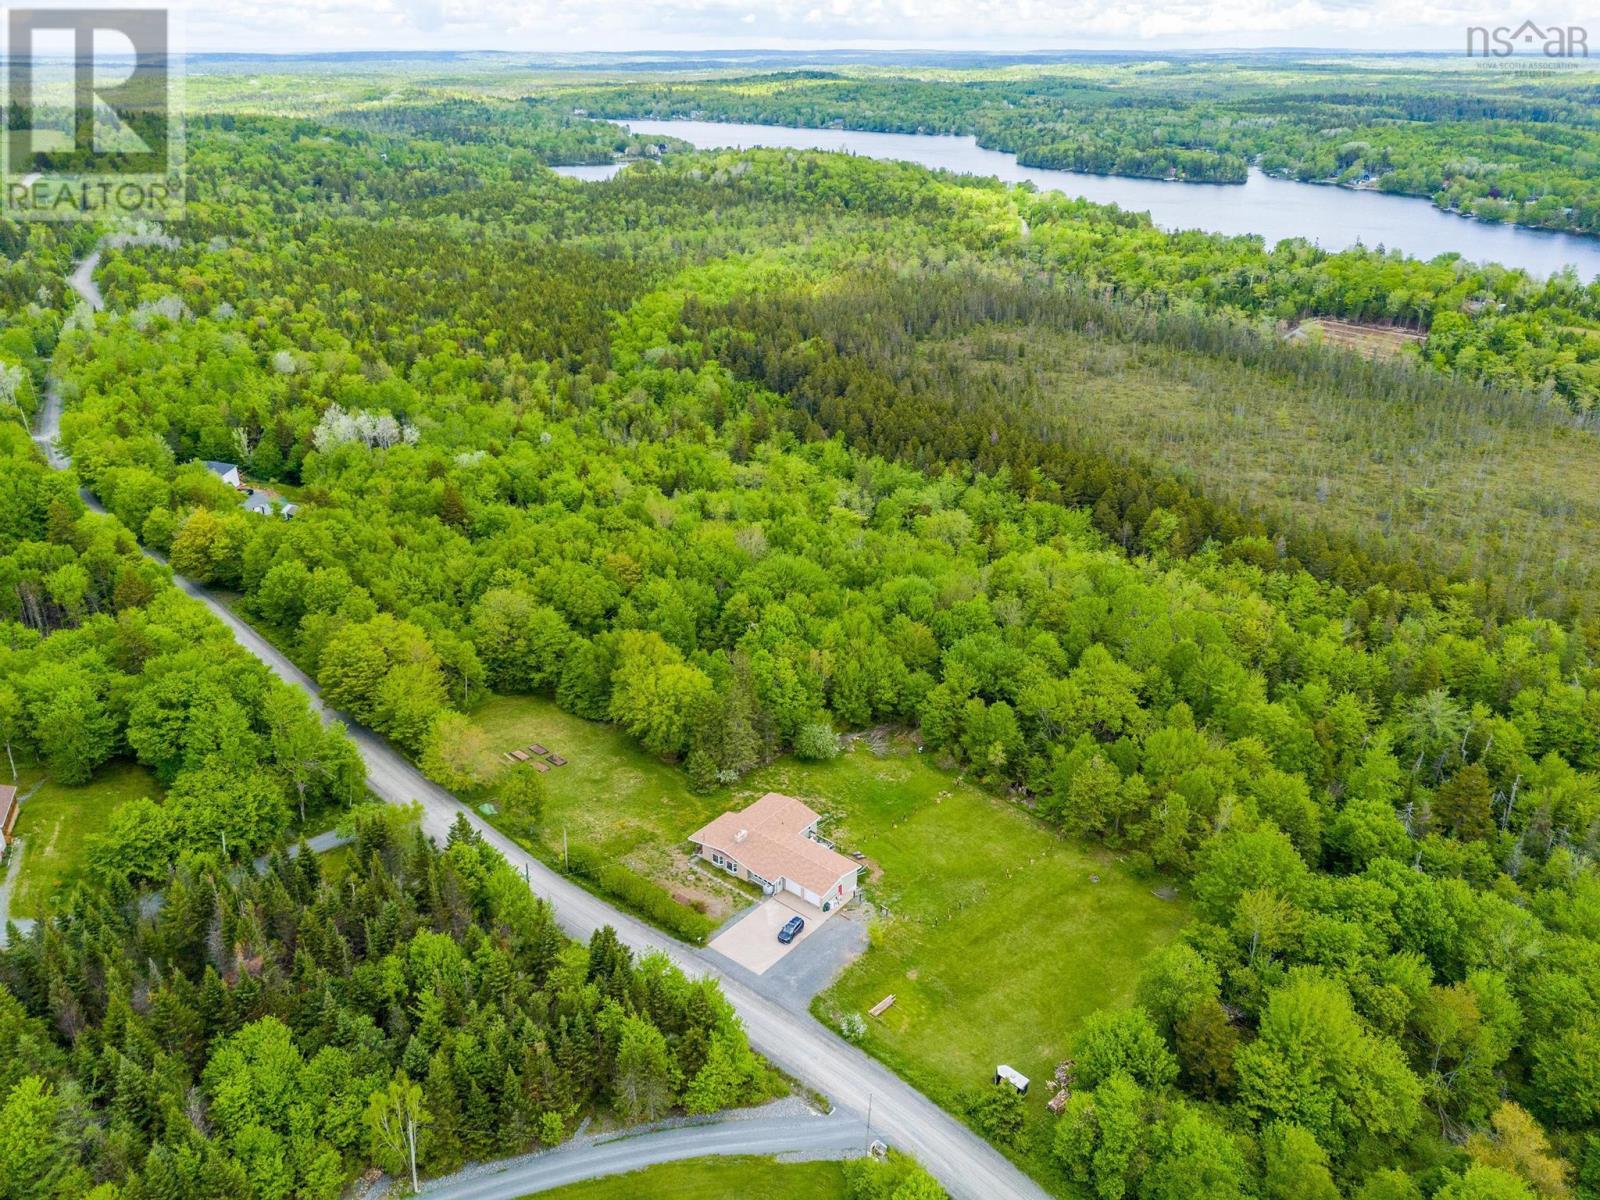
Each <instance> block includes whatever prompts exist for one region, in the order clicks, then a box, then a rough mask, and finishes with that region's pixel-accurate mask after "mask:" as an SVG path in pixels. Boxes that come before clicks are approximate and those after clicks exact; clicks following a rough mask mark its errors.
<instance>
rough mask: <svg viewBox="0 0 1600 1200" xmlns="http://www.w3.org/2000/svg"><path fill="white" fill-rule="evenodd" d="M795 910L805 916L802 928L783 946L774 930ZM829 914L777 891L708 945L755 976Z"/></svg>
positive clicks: (784, 923)
mask: <svg viewBox="0 0 1600 1200" xmlns="http://www.w3.org/2000/svg"><path fill="white" fill-rule="evenodd" d="M796 913H798V914H799V915H800V916H802V917H804V918H805V919H806V927H805V928H804V929H802V930H801V931H800V934H799V936H798V937H796V938H795V939H794V941H792V942H790V943H789V944H788V945H787V946H786V945H784V944H783V943H782V942H780V941H779V940H778V930H780V929H782V928H783V927H784V926H785V925H787V924H788V923H789V918H790V917H792V916H794V915H795V914H796ZM831 915H832V914H831V913H825V912H823V911H822V910H821V909H820V908H818V907H816V906H815V905H813V904H807V903H806V902H805V901H804V900H802V899H800V897H798V896H791V895H789V894H788V893H787V892H780V893H778V894H777V895H776V896H768V897H767V898H766V899H765V900H763V901H762V902H761V903H760V904H758V905H756V906H755V907H754V908H753V909H751V910H750V912H749V913H748V914H746V915H745V916H744V917H742V918H741V919H740V920H739V921H737V922H736V923H734V924H733V925H730V926H729V927H728V928H727V929H724V930H723V931H722V932H721V933H719V934H717V936H716V937H714V938H712V939H711V942H710V944H709V948H710V949H712V950H715V951H716V952H717V953H718V954H721V955H724V956H726V957H727V958H731V959H732V960H733V961H734V962H736V963H738V964H739V965H740V966H741V967H743V968H745V969H746V970H747V971H754V972H755V973H756V974H757V975H760V974H762V973H763V972H765V971H766V970H767V969H768V968H769V967H771V966H772V965H773V964H774V963H776V962H777V961H778V960H779V959H781V958H783V956H784V955H786V954H788V953H789V952H790V951H791V950H793V949H794V948H795V947H797V946H798V945H800V943H801V942H803V941H805V940H806V939H807V938H808V937H810V936H811V935H812V934H813V933H815V932H816V931H817V930H818V929H820V928H822V923H823V922H824V921H826V920H827V919H828V918H829V917H830V916H831Z"/></svg>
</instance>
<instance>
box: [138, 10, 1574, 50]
mask: <svg viewBox="0 0 1600 1200" xmlns="http://www.w3.org/2000/svg"><path fill="white" fill-rule="evenodd" d="M135 2H137V0H135ZM147 2H148V0H147ZM1508 5H1510V6H1512V7H1508ZM184 14H185V15H184V23H185V26H186V31H185V38H184V40H185V42H186V44H187V48H188V49H189V50H190V51H191V52H200V51H223V50H227V51H259V52H270V53H304V52H307V51H323V50H512V51H578V50H610V51H630V50H631V51H637V50H652V49H654V50H708V49H797V50H808V49H810V50H815V49H825V48H838V49H846V48H860V49H896V48H908V49H910V48H918V49H920V48H938V49H959V50H994V51H1007V50H1012V51H1014V50H1046V49H1050V50H1149V51H1161V50H1172V49H1235V48H1269V47H1295V48H1303V47H1327V48H1344V49H1356V50H1463V49H1464V48H1465V42H1466V29H1467V27H1468V26H1469V25H1485V26H1489V27H1494V26H1497V25H1510V26H1516V25H1519V24H1520V23H1521V22H1522V21H1523V20H1524V19H1525V18H1528V17H1532V18H1535V19H1537V20H1539V21H1540V22H1560V23H1563V24H1568V25H1581V26H1584V27H1586V28H1588V29H1591V30H1593V31H1594V33H1593V37H1592V39H1591V40H1592V41H1593V42H1594V44H1595V45H1594V53H1595V54H1596V56H1597V58H1600V0H1555V4H1554V5H1553V6H1552V3H1551V0H1541V3H1540V4H1539V5H1537V6H1533V5H1531V4H1527V3H1526V0H1505V3H1500V4H1496V3H1491V2H1490V0H1416V2H1414V3H1401V2H1399V0H1130V2H1123V3H1117V2H1115V0H276V2H267V0H206V2H204V3H196V4H190V5H187V6H185V7H184Z"/></svg>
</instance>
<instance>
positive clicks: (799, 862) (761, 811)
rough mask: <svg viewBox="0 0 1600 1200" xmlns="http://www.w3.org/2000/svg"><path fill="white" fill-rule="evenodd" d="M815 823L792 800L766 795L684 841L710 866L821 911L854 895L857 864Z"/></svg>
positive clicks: (810, 814) (809, 813)
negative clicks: (803, 902) (820, 832)
mask: <svg viewBox="0 0 1600 1200" xmlns="http://www.w3.org/2000/svg"><path fill="white" fill-rule="evenodd" d="M818 820H820V818H819V817H818V816H817V814H816V813H814V812H812V811H811V809H809V808H808V807H806V806H805V805H804V804H802V803H801V802H800V801H798V800H796V799H795V798H794V797H793V796H784V795H781V794H779V793H778V792H768V793H767V794H766V795H765V796H763V797H761V799H759V800H757V801H756V802H755V803H754V804H752V805H751V806H750V807H749V808H746V809H744V810H742V811H740V812H726V813H723V814H722V815H721V816H720V817H718V818H717V819H716V820H714V821H712V822H711V823H710V824H709V825H707V826H706V827H705V828H704V829H700V830H697V831H695V832H694V833H692V834H690V835H689V840H690V841H691V842H693V843H694V844H695V846H696V847H698V849H699V852H700V857H701V858H704V859H706V860H707V861H708V862H710V863H711V865H712V866H714V867H718V868H720V869H721V870H724V871H726V872H727V873H728V874H730V875H736V876H738V877H739V878H740V879H748V880H749V881H750V882H751V883H755V884H759V885H760V886H761V888H762V890H763V891H766V892H768V893H777V892H788V893H789V894H790V895H793V896H798V897H800V898H801V899H802V900H804V901H806V903H808V904H814V905H816V906H817V907H818V908H820V909H822V910H823V911H824V912H827V911H829V910H830V909H834V908H838V907H839V906H840V905H841V904H844V903H846V902H847V901H848V900H849V899H850V897H851V896H853V895H855V892H856V877H857V875H858V874H859V873H860V871H861V866H860V864H858V863H855V862H852V861H851V860H850V859H848V858H846V857H845V856H844V855H842V854H840V853H839V852H838V851H837V850H835V849H834V848H833V846H832V844H831V843H829V842H827V841H826V840H825V839H823V838H822V837H820V836H819V835H818V834H817V821H818Z"/></svg>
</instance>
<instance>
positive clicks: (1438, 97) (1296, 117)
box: [556, 55, 1600, 233]
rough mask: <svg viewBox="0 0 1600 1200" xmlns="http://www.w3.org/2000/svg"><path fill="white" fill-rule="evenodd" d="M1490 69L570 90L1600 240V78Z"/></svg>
mask: <svg viewBox="0 0 1600 1200" xmlns="http://www.w3.org/2000/svg"><path fill="white" fill-rule="evenodd" d="M1474 66H1475V64H1472V63H1461V64H1448V65H1446V66H1441V65H1440V64H1436V63H1430V64H1427V65H1426V66H1422V65H1415V66H1414V65H1412V64H1397V63H1393V62H1386V63H1372V64H1368V63H1359V64H1358V63H1333V62H1330V61H1328V60H1327V59H1317V60H1312V61H1305V60H1303V59H1297V58H1295V57H1293V56H1289V55H1283V56H1270V55H1269V56H1254V57H1250V58H1238V59H1234V60H1229V59H1226V58H1218V57H1216V56H1211V55H1208V56H1206V57H1204V58H1199V59H1188V58H1185V57H1183V56H1181V55H1179V56H1175V57H1174V58H1173V59H1172V60H1169V61H1164V62H1161V63H1149V62H1145V61H1137V60H1133V61H1127V62H1122V63H1117V62H1110V63H1107V62H1092V61H1087V62H1066V63H1062V64H1058V65H1054V66H1053V67H1052V68H1051V69H1049V70H1047V71H1040V72H1028V73H1023V72H1013V73H1010V74H1009V75H1001V74H997V73H994V72H988V71H982V70H973V71H945V72H937V73H930V72H927V71H915V72H908V73H905V74H898V73H893V72H886V71H884V70H882V69H881V68H880V69H877V70H873V71H854V72H852V71H848V70H806V71H784V72H781V73H774V74H770V75H753V76H751V75H745V76H724V77H721V78H717V77H713V78H710V79H694V80H683V79H660V78H655V79H647V80H642V81H637V82H633V81H629V82H624V83H607V84H604V85H596V84H593V83H586V84H574V85H567V86H561V87H559V88H558V89H556V94H557V95H559V96H561V97H563V98H566V99H569V100H571V101H572V103H573V104H574V105H576V106H581V107H583V109H584V110H585V111H586V112H589V113H592V114H594V115H597V116H607V117H664V118H665V117H687V116H690V115H693V116H696V117H700V118H708V119H712V120H723V121H755V122H764V123H770V124H778V125H795V126H806V127H811V128H824V127H827V126H829V125H838V126H842V127H844V128H847V129H869V130H879V131H884V132H893V133H955V134H968V135H972V136H975V137H977V139H978V142H979V144H980V145H982V146H986V147H988V148H990V149H995V150H1007V151H1010V152H1012V153H1015V154H1016V155H1017V157H1018V159H1019V160H1020V161H1021V162H1022V163H1023V164H1024V165H1027V166H1033V167H1054V168H1059V169H1063V170H1071V171H1087V172H1091V173H1094V174H1101V175H1135V176H1145V177H1149V178H1158V179H1160V178H1169V177H1170V178H1176V179H1184V180H1189V181H1191V182H1211V183H1243V182H1244V179H1245V175H1246V171H1247V170H1248V168H1249V167H1250V165H1252V164H1259V166H1260V167H1261V169H1262V170H1264V171H1267V172H1269V173H1271V174H1274V175H1284V176H1287V177H1289V178H1293V179H1299V180H1304V181H1307V182H1312V183H1339V184H1346V185H1349V184H1361V185H1363V186H1368V185H1370V186H1373V187H1376V188H1378V189H1380V190H1382V191H1386V192H1394V193H1398V194H1402V195H1408V196H1426V197H1429V198H1430V199H1432V200H1433V202H1434V204H1435V205H1437V206H1438V207H1439V208H1441V209H1444V210H1445V211H1448V212H1455V213H1460V214H1462V215H1463V216H1471V217H1474V218H1476V219H1478V220H1482V221H1496V222H1498V221H1509V222H1514V223H1516V224H1521V225H1530V226H1534V227H1537V228H1542V229H1562V230H1568V231H1571V232H1574V233H1600V184H1597V183H1596V178H1597V176H1596V167H1597V164H1600V122H1597V120H1596V113H1595V108H1594V104H1593V97H1592V92H1593V88H1594V77H1593V75H1592V73H1591V74H1587V75H1584V76H1582V77H1580V78H1573V77H1568V78H1561V77H1559V76H1558V77H1555V78H1554V79H1552V77H1550V76H1549V75H1545V76H1541V75H1539V74H1536V73H1531V72H1530V73H1526V74H1516V75H1512V74H1511V73H1507V72H1498V73H1497V72H1486V71H1481V70H1475V69H1474Z"/></svg>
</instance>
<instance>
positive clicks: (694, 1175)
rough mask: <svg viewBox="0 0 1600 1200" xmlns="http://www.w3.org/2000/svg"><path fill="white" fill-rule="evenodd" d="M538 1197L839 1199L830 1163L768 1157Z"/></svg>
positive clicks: (695, 1163)
mask: <svg viewBox="0 0 1600 1200" xmlns="http://www.w3.org/2000/svg"><path fill="white" fill-rule="evenodd" d="M538 1195H539V1196H541V1197H543V1198H544V1200H636V1198H637V1197H640V1196H648V1197H650V1200H744V1198H745V1197H747V1196H761V1197H764V1198H765V1200H844V1196H845V1184H844V1168H843V1167H842V1166H840V1165H839V1164H838V1163H836V1162H809V1163H780V1162H776V1161H775V1160H773V1159H770V1158H751V1157H729V1158H692V1159H689V1160H687V1161H685V1162H676V1163H664V1164H663V1165H661V1166H659V1167H649V1168H647V1169H645V1170H643V1171H634V1172H632V1173H631V1174H628V1175H613V1176H612V1177H610V1178H609V1179H594V1180H590V1181H589V1182H587V1183H574V1184H569V1185H568V1186H566V1187H562V1188H556V1189H555V1190H554V1191H548V1192H540V1193H538Z"/></svg>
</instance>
